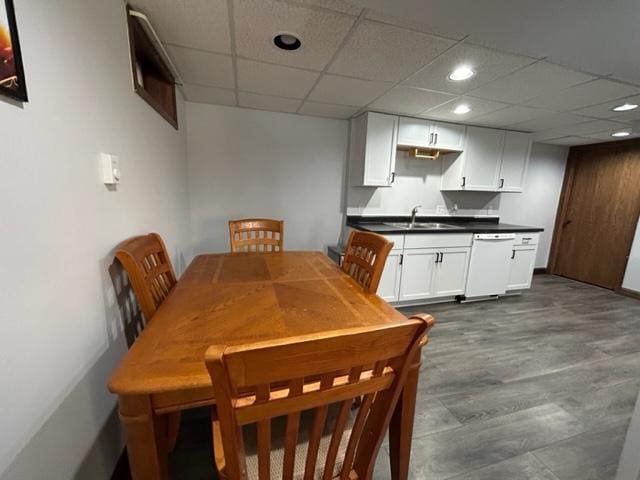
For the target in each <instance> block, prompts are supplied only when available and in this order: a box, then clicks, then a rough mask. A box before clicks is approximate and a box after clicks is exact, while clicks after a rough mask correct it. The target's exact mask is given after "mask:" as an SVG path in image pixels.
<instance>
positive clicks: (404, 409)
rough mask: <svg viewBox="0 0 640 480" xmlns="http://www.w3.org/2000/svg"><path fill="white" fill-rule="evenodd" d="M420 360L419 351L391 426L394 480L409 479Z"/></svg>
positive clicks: (391, 459)
mask: <svg viewBox="0 0 640 480" xmlns="http://www.w3.org/2000/svg"><path fill="white" fill-rule="evenodd" d="M420 358H421V357H420V351H418V353H417V361H415V362H414V364H413V365H412V366H411V370H410V371H409V374H408V376H407V381H406V383H405V385H404V389H403V390H402V394H401V395H400V398H399V400H398V405H397V406H396V409H395V411H394V413H393V417H392V419H391V425H389V457H390V463H391V478H392V480H407V479H408V478H409V461H410V459H411V437H412V435H413V418H414V414H415V411H416V396H417V394H418V377H419V375H420Z"/></svg>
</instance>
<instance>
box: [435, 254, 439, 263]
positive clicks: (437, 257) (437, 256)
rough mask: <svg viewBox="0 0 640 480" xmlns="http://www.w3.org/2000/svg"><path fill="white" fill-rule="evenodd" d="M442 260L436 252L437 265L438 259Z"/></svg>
mask: <svg viewBox="0 0 640 480" xmlns="http://www.w3.org/2000/svg"><path fill="white" fill-rule="evenodd" d="M439 258H440V253H439V252H436V263H438V259H439Z"/></svg>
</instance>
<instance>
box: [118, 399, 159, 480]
mask: <svg viewBox="0 0 640 480" xmlns="http://www.w3.org/2000/svg"><path fill="white" fill-rule="evenodd" d="M120 419H121V421H122V424H123V425H124V432H125V440H126V442H127V455H128V457H129V467H130V469H131V478H132V479H133V480H168V479H169V468H168V454H167V452H168V445H167V432H168V428H169V425H168V419H167V416H166V415H155V414H154V412H153V408H152V406H151V399H150V397H149V396H147V395H136V396H121V397H120Z"/></svg>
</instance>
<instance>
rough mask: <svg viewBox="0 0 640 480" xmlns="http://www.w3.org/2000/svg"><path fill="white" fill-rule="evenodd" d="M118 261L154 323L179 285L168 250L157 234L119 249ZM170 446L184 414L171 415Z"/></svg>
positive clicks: (133, 240) (142, 307) (168, 428)
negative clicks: (156, 315)
mask: <svg viewBox="0 0 640 480" xmlns="http://www.w3.org/2000/svg"><path fill="white" fill-rule="evenodd" d="M116 258H117V259H118V260H119V261H120V263H121V264H122V266H123V267H124V269H125V270H126V272H127V277H128V278H129V282H130V283H131V286H132V287H133V292H134V293H135V296H136V299H137V300H138V304H139V305H140V309H141V310H142V314H143V316H144V321H145V322H147V323H148V322H150V321H151V320H152V318H153V315H154V314H155V313H156V310H157V309H158V307H159V306H160V305H161V304H162V302H163V301H164V300H165V298H167V296H168V295H169V293H171V291H172V290H173V287H174V286H175V284H176V283H177V280H176V274H175V272H174V270H173V266H172V265H171V260H170V259H169V255H168V254H167V248H166V247H165V245H164V242H163V241H162V238H161V237H160V235H158V234H157V233H149V234H148V235H141V236H138V237H133V238H130V239H129V240H125V241H124V242H122V243H121V244H120V245H118V247H117V249H116ZM167 425H168V427H167V432H166V434H167V439H168V440H167V442H168V446H169V450H173V448H174V447H175V444H176V441H177V439H178V433H179V430H180V412H174V413H170V414H168V423H167Z"/></svg>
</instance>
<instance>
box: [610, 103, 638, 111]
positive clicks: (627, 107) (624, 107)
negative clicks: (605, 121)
mask: <svg viewBox="0 0 640 480" xmlns="http://www.w3.org/2000/svg"><path fill="white" fill-rule="evenodd" d="M636 108H638V105H636V104H635V103H623V104H622V105H618V106H617V107H613V108H612V109H611V110H613V111H614V112H628V111H629V110H634V109H636Z"/></svg>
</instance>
